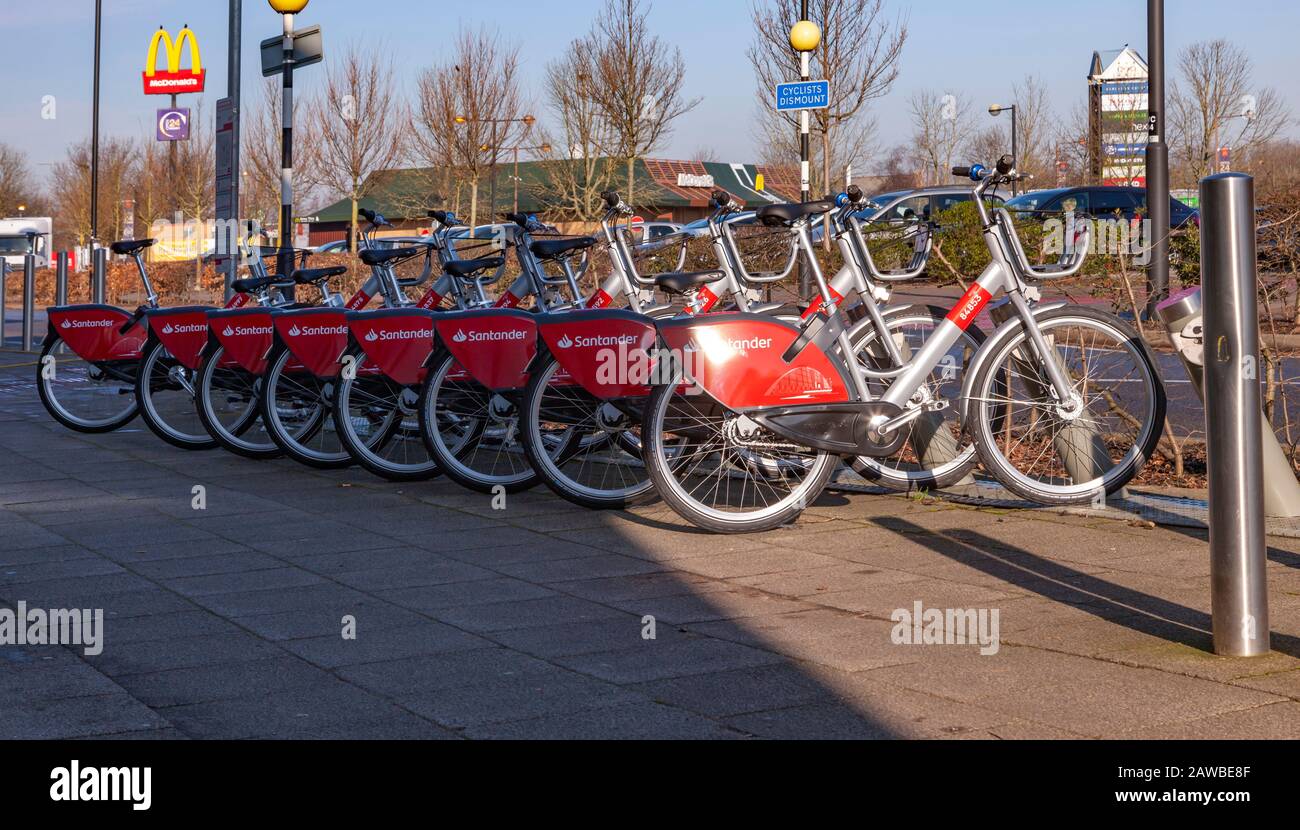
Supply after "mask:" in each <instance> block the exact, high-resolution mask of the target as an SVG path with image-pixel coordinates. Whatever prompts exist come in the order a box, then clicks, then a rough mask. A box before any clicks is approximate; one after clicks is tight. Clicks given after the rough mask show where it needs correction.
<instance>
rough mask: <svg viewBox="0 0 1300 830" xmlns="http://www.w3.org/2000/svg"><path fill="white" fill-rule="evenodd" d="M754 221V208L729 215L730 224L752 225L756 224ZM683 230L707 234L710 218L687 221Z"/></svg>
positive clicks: (700, 234) (697, 234) (693, 234)
mask: <svg viewBox="0 0 1300 830" xmlns="http://www.w3.org/2000/svg"><path fill="white" fill-rule="evenodd" d="M754 221H755V216H754V211H752V210H744V211H741V212H740V213H733V214H731V215H730V216H728V217H727V224H728V225H752V224H754ZM682 231H683V232H685V233H689V234H690V235H691V236H695V237H699V236H707V235H708V233H709V220H708V218H707V217H706V218H704V219H696V220H695V221H694V222H689V223H687V224H686V225H685V226H684V227H683V228H682Z"/></svg>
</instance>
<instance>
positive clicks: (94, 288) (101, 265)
mask: <svg viewBox="0 0 1300 830" xmlns="http://www.w3.org/2000/svg"><path fill="white" fill-rule="evenodd" d="M91 256H92V257H94V260H93V263H92V265H91V270H90V301H91V302H92V303H101V304H102V303H103V302H104V300H105V298H106V297H107V295H108V291H107V286H108V249H107V248H96V249H95V250H94V253H92V254H91Z"/></svg>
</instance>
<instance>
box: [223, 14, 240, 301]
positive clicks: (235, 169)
mask: <svg viewBox="0 0 1300 830" xmlns="http://www.w3.org/2000/svg"><path fill="white" fill-rule="evenodd" d="M243 23H244V12H243V0H230V24H229V28H228V30H227V36H226V39H227V47H228V62H227V70H226V97H227V98H228V99H230V112H231V130H230V141H231V145H230V153H231V160H230V162H231V163H230V171H231V176H230V212H231V218H233V219H235V220H236V222H237V223H238V221H239V218H240V216H241V215H242V214H240V212H239V141H240V138H239V119H240V117H241V113H240V102H239V98H240V88H239V71H240V69H241V67H242V52H241V47H242V44H243V36H244V26H243ZM228 253H230V254H231V255H230V257H229V258H227V260H226V267H227V269H228V270H227V272H226V280H225V282H226V288H225V299H227V300H229V299H230V297H231V296H232V295H233V293H234V288H232V287H231V285H232V283H234V281H235V280H237V279H239V255H238V252H228Z"/></svg>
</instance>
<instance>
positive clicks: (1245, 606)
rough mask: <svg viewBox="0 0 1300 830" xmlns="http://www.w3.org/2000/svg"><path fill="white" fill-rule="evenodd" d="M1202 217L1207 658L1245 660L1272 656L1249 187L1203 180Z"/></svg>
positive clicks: (1230, 180)
mask: <svg viewBox="0 0 1300 830" xmlns="http://www.w3.org/2000/svg"><path fill="white" fill-rule="evenodd" d="M1201 216H1202V225H1201V227H1202V230H1201V284H1202V287H1203V290H1204V292H1205V295H1206V298H1207V299H1208V302H1207V303H1206V306H1205V448H1206V467H1207V469H1208V476H1207V477H1208V479H1209V491H1210V580H1211V585H1212V593H1211V598H1210V601H1211V610H1212V612H1213V629H1214V652H1215V653H1216V654H1224V655H1231V656H1237V657H1250V656H1256V655H1261V654H1267V653H1268V650H1269V631H1268V591H1267V585H1266V582H1265V562H1266V560H1265V545H1264V497H1263V488H1264V477H1263V470H1262V467H1261V464H1260V454H1261V453H1262V451H1263V450H1262V443H1263V442H1262V436H1261V434H1260V433H1261V429H1260V427H1261V424H1260V418H1259V412H1260V390H1259V371H1258V366H1259V315H1258V312H1257V310H1256V307H1255V304H1256V302H1257V299H1256V293H1255V292H1256V287H1255V286H1256V272H1255V268H1256V265H1255V182H1254V180H1253V179H1252V178H1251V177H1250V176H1246V175H1242V174H1240V173H1222V174H1219V175H1216V176H1210V177H1208V178H1206V179H1203V180H1202V181H1201Z"/></svg>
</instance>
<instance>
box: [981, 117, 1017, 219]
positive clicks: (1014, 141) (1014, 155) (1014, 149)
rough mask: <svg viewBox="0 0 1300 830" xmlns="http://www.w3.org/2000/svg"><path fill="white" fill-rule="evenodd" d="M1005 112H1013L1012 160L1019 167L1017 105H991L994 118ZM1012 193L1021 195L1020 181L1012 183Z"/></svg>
mask: <svg viewBox="0 0 1300 830" xmlns="http://www.w3.org/2000/svg"><path fill="white" fill-rule="evenodd" d="M1004 112H1010V113H1011V159H1012V161H1014V162H1015V164H1016V166H1017V167H1019V166H1020V144H1019V132H1018V131H1017V130H1016V105H1015V104H1011V105H1010V106H1003V105H1002V104H994V105H993V106H991V107H989V115H991V116H993V117H994V118H997V117H998V116H999V115H1001V114H1002V113H1004ZM1011 195H1012V196H1018V195H1020V185H1019V183H1017V182H1012V183H1011Z"/></svg>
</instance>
